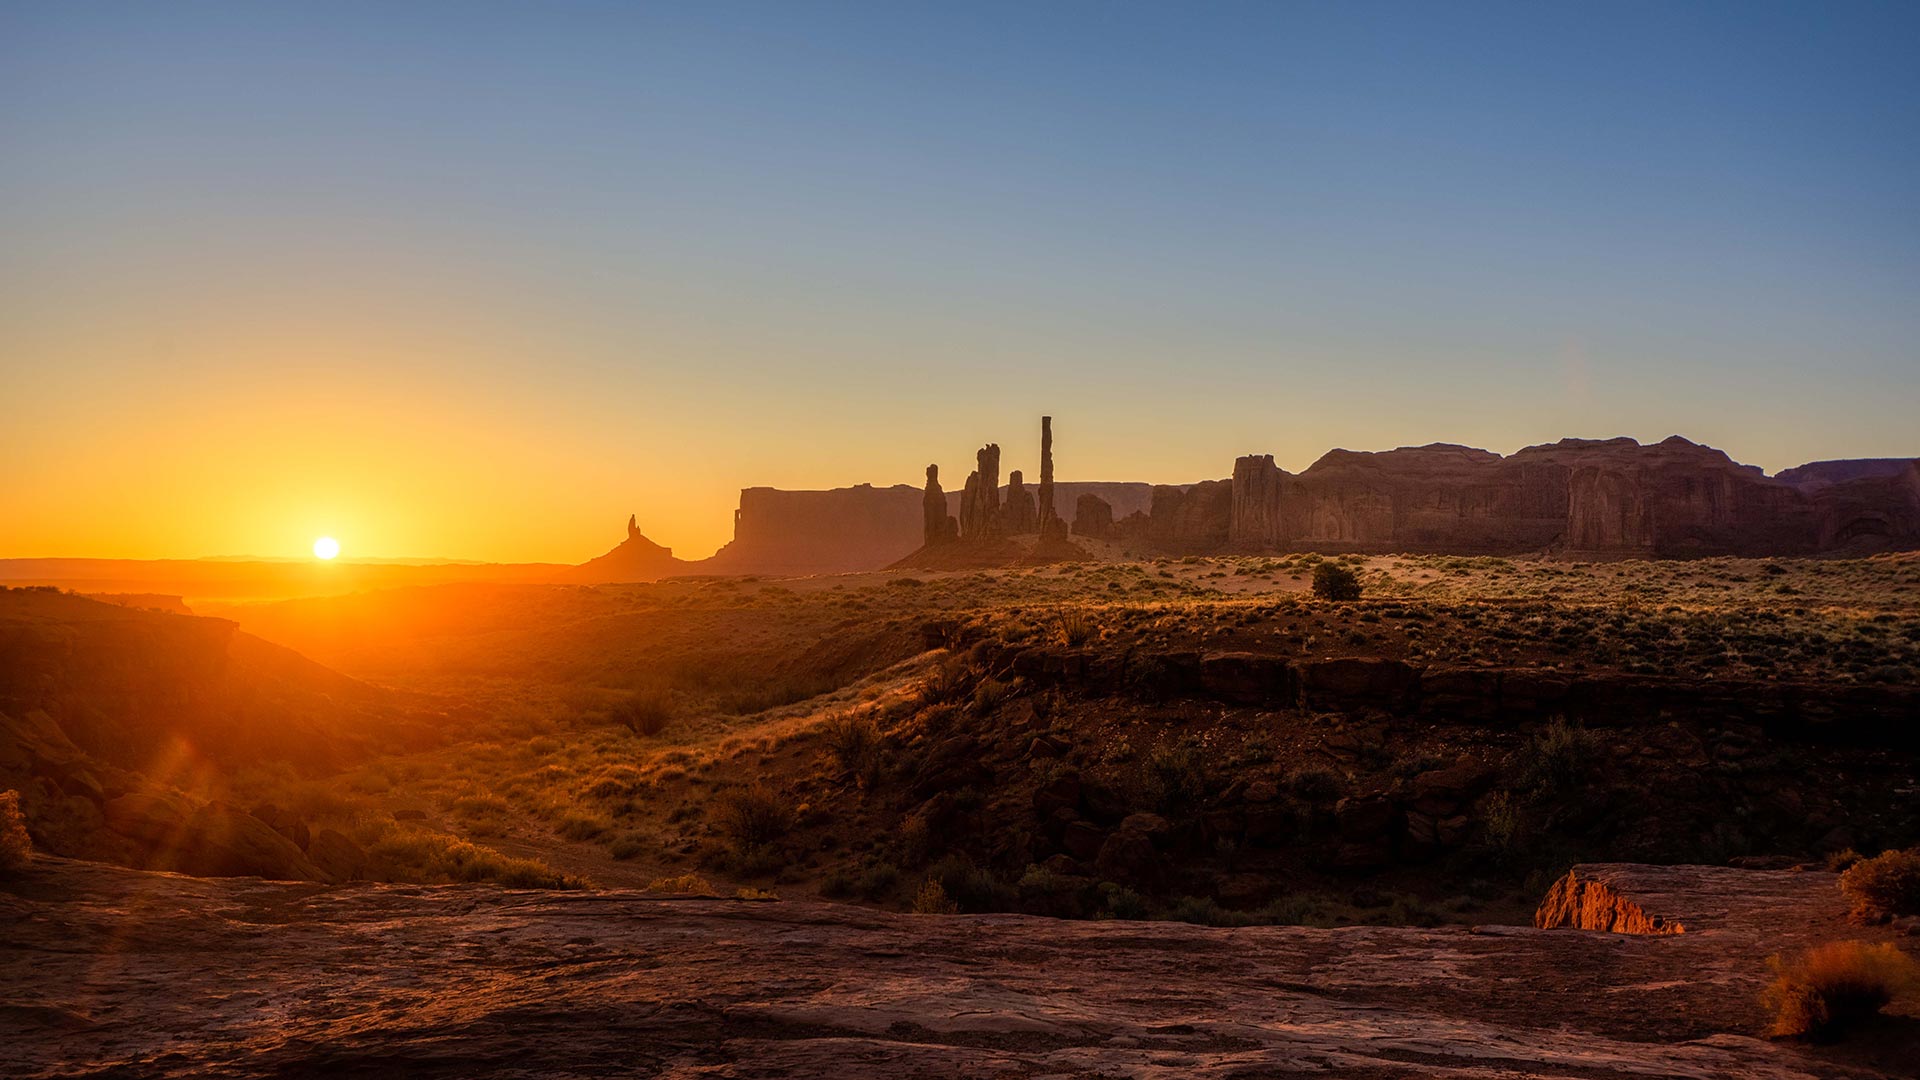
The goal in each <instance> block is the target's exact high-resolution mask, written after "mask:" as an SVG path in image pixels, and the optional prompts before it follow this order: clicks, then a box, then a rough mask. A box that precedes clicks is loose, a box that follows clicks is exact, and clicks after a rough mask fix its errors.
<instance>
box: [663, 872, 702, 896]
mask: <svg viewBox="0 0 1920 1080" xmlns="http://www.w3.org/2000/svg"><path fill="white" fill-rule="evenodd" d="M647 891H648V892H660V893H674V894H676V895H680V896H709V895H712V893H713V884H712V883H711V882H709V881H708V880H707V879H706V878H703V877H701V876H700V875H699V874H681V875H680V876H679V877H663V878H655V879H653V880H652V881H651V882H649V883H648V884H647Z"/></svg>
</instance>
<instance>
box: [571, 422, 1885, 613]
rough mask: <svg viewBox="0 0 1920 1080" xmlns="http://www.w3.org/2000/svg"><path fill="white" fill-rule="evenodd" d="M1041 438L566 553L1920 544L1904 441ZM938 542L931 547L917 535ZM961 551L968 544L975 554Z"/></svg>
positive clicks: (1699, 549) (836, 554)
mask: <svg viewBox="0 0 1920 1080" xmlns="http://www.w3.org/2000/svg"><path fill="white" fill-rule="evenodd" d="M1042 446H1043V452H1042V459H1041V461H1040V462H1039V465H1040V475H1041V482H1040V486H1039V489H1038V490H1037V491H1036V490H1034V489H1033V488H1032V487H1031V486H1030V485H1029V484H1028V483H1027V482H1026V476H1027V474H1026V473H1025V472H1024V471H1023V470H1021V469H1014V470H1012V471H1011V472H1010V473H1008V474H1007V481H1008V482H1007V483H1005V484H1001V483H1000V469H1001V465H1002V461H1001V453H1000V447H999V446H998V444H995V443H987V444H985V445H983V446H981V447H980V448H979V449H978V450H977V451H976V452H975V454H974V455H973V461H972V462H971V463H970V464H971V465H972V466H973V468H972V471H971V472H970V474H969V475H968V476H967V478H966V480H965V483H964V484H962V485H961V486H960V488H959V490H954V491H949V490H947V489H946V488H945V487H943V486H942V484H941V482H940V469H939V466H938V465H937V464H935V465H929V466H928V467H927V475H926V481H925V484H924V486H920V487H915V486H912V485H908V484H896V485H893V486H891V487H874V486H872V485H869V484H861V485H858V486H856V487H849V488H835V489H832V490H829V491H783V490H778V489H775V488H767V487H754V488H747V489H745V490H743V491H742V492H741V493H740V508H739V510H738V511H737V512H736V513H735V515H734V539H733V541H732V542H731V543H729V544H727V545H726V546H725V547H723V548H721V549H720V551H719V552H717V553H716V554H715V555H714V556H713V557H712V558H710V559H705V560H700V561H697V562H687V561H683V560H679V559H675V558H673V557H672V552H671V551H669V550H668V549H666V548H664V547H660V546H659V545H657V544H654V543H652V542H651V541H649V540H647V539H646V538H645V537H644V536H642V535H641V534H640V532H639V530H638V528H637V527H636V526H634V524H633V523H632V522H631V521H630V522H629V533H628V538H627V541H626V542H625V543H623V544H621V545H620V546H619V547H618V548H615V549H614V550H613V551H611V552H609V553H607V554H606V555H603V556H601V557H600V558H598V559H595V560H593V561H592V562H589V563H587V564H585V565H584V566H582V567H580V568H579V570H580V571H581V573H582V576H583V577H584V578H588V579H597V580H642V579H646V578H653V577H660V576H666V575H667V574H672V573H728V574H734V573H780V574H806V573H845V572H854V571H861V570H872V569H879V568H882V567H886V566H890V565H894V564H895V563H897V562H900V561H901V560H906V561H907V565H924V566H937V565H954V566H960V565H986V564H992V563H995V562H996V561H999V560H1002V558H1003V556H1004V557H1005V559H1006V560H1008V561H1010V560H1012V559H1013V557H1014V556H1016V555H1018V556H1020V557H1023V558H1033V557H1034V556H1035V555H1036V554H1044V553H1045V549H1043V548H1040V547H1039V546H1038V545H1041V544H1043V543H1058V544H1062V545H1067V546H1068V548H1071V544H1072V542H1073V541H1074V540H1079V539H1081V538H1098V539H1106V540H1112V541H1117V542H1120V543H1122V544H1124V545H1126V547H1127V549H1128V550H1131V551H1133V552H1135V553H1136V554H1169V555H1189V554H1201V555H1204V554H1225V553H1257V552H1262V551H1273V552H1280V551H1289V550H1308V549H1311V550H1318V551H1353V552H1363V553H1364V552H1380V553H1385V552H1408V553H1429V554H1462V555H1522V554H1530V553H1555V554H1562V555H1568V556H1574V557H1591V558H1636V557H1638V558H1685V557H1694V556H1712V555H1741V556H1755V557H1763V556H1800V555H1826V554H1869V553H1872V552H1875V551H1885V550H1907V549H1913V548H1920V459H1914V458H1868V459H1858V460H1838V461H1817V462H1811V463H1808V464H1806V465H1802V466H1799V467H1797V468H1792V469H1787V470H1785V471H1783V472H1781V473H1780V474H1778V475H1777V476H1771V477H1770V476H1767V475H1766V473H1765V472H1764V471H1763V470H1761V469H1759V468H1758V467H1756V466H1752V465H1743V464H1740V463H1739V462H1736V461H1734V460H1733V459H1732V458H1730V457H1728V456H1727V455H1726V454H1725V453H1724V452H1722V451H1720V450H1716V449H1713V448H1712V447H1708V446H1702V445H1700V444H1698V443H1695V442H1692V441H1690V440H1688V439H1685V438H1682V437H1680V436H1678V435H1675V436H1672V437H1670V438H1667V439H1664V440H1662V441H1660V442H1658V443H1653V444H1648V445H1643V444H1641V443H1639V442H1637V441H1635V440H1633V439H1629V438H1614V439H1562V440H1560V441H1559V442H1555V443H1546V444H1542V445H1539V446H1529V447H1526V448H1525V449H1522V450H1519V451H1516V452H1514V453H1512V454H1509V455H1505V456H1502V455H1500V454H1497V453H1494V452H1492V451H1490V450H1483V449H1479V448H1477V447H1471V446H1461V445H1457V444H1452V443H1431V444H1428V445H1426V446H1408V447H1401V448H1399V449H1396V450H1387V451H1378V452H1373V451H1356V450H1346V449H1334V450H1329V451H1327V452H1326V453H1325V454H1323V455H1321V457H1320V458H1319V460H1317V461H1315V462H1314V463H1313V464H1312V465H1310V466H1308V467H1307V468H1306V469H1304V470H1302V471H1301V472H1299V473H1291V472H1288V471H1286V470H1285V469H1282V468H1280V467H1279V466H1278V465H1276V464H1275V463H1274V460H1273V456H1272V455H1271V454H1249V455H1246V456H1243V457H1241V458H1239V459H1238V460H1237V461H1235V462H1234V465H1233V472H1232V474H1231V475H1230V476H1228V477H1225V478H1222V479H1219V480H1203V481H1200V482H1198V483H1193V484H1178V485H1169V484H1145V483H1120V482H1106V483H1069V482H1055V481H1054V480H1053V460H1052V450H1053V430H1052V424H1051V418H1045V419H1044V420H1043V428H1042ZM1049 530H1057V531H1052V532H1050V531H1049ZM1069 533H1071V537H1072V540H1070V539H1069ZM1022 538H1028V539H1022ZM941 550H944V551H945V552H946V556H944V561H943V560H942V559H932V558H931V557H930V556H929V555H928V554H926V553H928V552H933V551H941ZM1059 550H1060V551H1062V552H1065V551H1066V550H1067V548H1062V549H1059ZM1073 550H1078V549H1073ZM969 552H971V553H973V554H974V555H978V556H981V558H979V559H976V560H974V561H973V562H969V561H968V557H969V554H968V553H969ZM1063 557H1066V556H1063ZM590 568H591V569H590ZM610 575H611V576H610Z"/></svg>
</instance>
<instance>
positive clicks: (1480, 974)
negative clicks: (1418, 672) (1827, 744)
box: [0, 859, 1900, 1080]
mask: <svg viewBox="0 0 1920 1080" xmlns="http://www.w3.org/2000/svg"><path fill="white" fill-rule="evenodd" d="M1640 873H1641V874H1642V880H1644V881H1647V882H1650V883H1655V884H1658V885H1659V886H1660V887H1661V888H1663V889H1665V892H1664V893H1662V894H1661V895H1662V896H1663V897H1665V898H1668V899H1672V900H1674V901H1675V902H1678V903H1681V904H1683V905H1684V906H1685V907H1687V909H1688V910H1707V909H1713V908H1717V907H1723V906H1725V905H1724V904H1722V903H1721V900H1720V898H1721V897H1722V896H1724V895H1728V894H1729V893H1735V894H1737V893H1738V892H1739V890H1740V889H1741V887H1742V886H1741V885H1740V882H1741V881H1742V880H1743V875H1744V874H1746V873H1747V872H1744V871H1737V870H1725V869H1714V868H1706V867H1681V868H1673V869H1670V870H1661V869H1659V868H1641V869H1640ZM1777 877H1778V878H1779V879H1780V880H1781V881H1783V882H1785V881H1787V879H1788V878H1789V877H1793V880H1792V881H1790V882H1787V886H1786V887H1784V888H1779V887H1776V888H1774V892H1775V895H1776V897H1777V898H1778V902H1780V903H1783V904H1786V905H1789V910H1797V911H1798V913H1799V914H1800V915H1801V916H1802V917H1801V918H1800V919H1799V920H1798V921H1797V922H1793V923H1791V924H1789V923H1788V922H1786V921H1784V920H1783V921H1781V922H1780V923H1778V924H1777V925H1776V924H1771V923H1770V924H1768V925H1765V926H1756V925H1753V924H1750V923H1747V922H1744V921H1742V920H1741V919H1739V918H1729V919H1727V920H1726V921H1725V922H1724V924H1722V925H1719V926H1717V927H1714V928H1712V929H1711V930H1709V931H1706V932H1701V933H1687V934H1677V935H1666V936H1627V935H1618V934H1604V933H1588V932H1579V931H1571V930H1537V929H1533V928H1527V927H1507V926H1495V927H1483V928H1475V929H1469V928H1466V927H1448V928H1439V929H1432V930H1417V929H1383V928H1352V929H1342V930H1312V929H1301V928H1260V929H1240V930H1216V929H1207V928H1202V927H1195V926H1187V925H1184V924H1176V923H1136V922H1062V921H1055V920H1048V919H1040V918H1032V917H1026V916H959V917H945V916H915V915H894V914H885V913H880V912H875V911H870V910H865V909H861V908H853V907H843V906H835V905H826V904H814V903H760V902H742V901H726V900H710V899H669V898H660V897H656V896H649V895H645V894H640V893H633V892H587V893H543V892H525V891H511V890H503V889H498V888H492V887H484V886H440V887H423V886H401V885H358V886H350V887H343V888H333V889H328V888H323V887H319V886H310V885H297V884H287V883H270V882H263V881H258V880H249V879H235V880H224V881H212V880H202V879H194V878H185V877H177V876H172V875H163V874H153V873H142V872H138V871H130V870H121V869H117V868H113V867H107V866H103V865H99V864H93V863H80V862H70V861H66V860H58V859H42V860H39V861H38V864H37V866H36V867H35V868H34V869H33V870H31V871H29V873H28V876H27V877H26V878H24V879H22V880H19V881H15V882H12V883H8V884H5V885H0V923H4V924H5V925H6V926H8V927H9V933H8V934H7V935H5V936H4V938H0V1038H4V1040H5V1045H6V1047H7V1055H6V1056H7V1063H8V1075H10V1076H13V1077H19V1078H23V1080H24V1078H30V1077H34V1078H37V1077H55V1076H75V1075H108V1074H110V1075H113V1076H116V1077H185V1076H206V1075H219V1076H229V1077H241V1076H273V1077H282V1078H287V1077H321V1076H328V1077H334V1076H374V1075H381V1076H387V1075H447V1076H454V1075H457V1076H463V1077H472V1076H496V1077H575V1076H599V1075H614V1074H618V1075H639V1076H736V1077H788V1076H801V1077H806V1076H821V1077H826V1076H832V1077H849V1076H918V1077H980V1076H1074V1077H1082V1076H1085V1077H1091V1076H1102V1077H1120V1076H1140V1077H1175V1076H1181V1077H1187V1076H1197V1077H1219V1078H1226V1077H1255V1076H1327V1077H1348V1078H1386V1077H1411V1076H1440V1075H1444V1076H1451V1077H1488V1078H1491V1077H1515V1076H1555V1077H1581V1078H1583V1080H1606V1078H1613V1077H1621V1078H1624V1077H1693V1078H1700V1080H1705V1078H1712V1077H1743V1078H1756V1080H1760V1078H1775V1080H1812V1078H1814V1077H1870V1076H1885V1075H1896V1074H1897V1072H1896V1071H1890V1068H1889V1067H1890V1063H1891V1068H1892V1069H1894V1070H1897V1069H1898V1068H1899V1066H1900V1060H1899V1051H1898V1050H1897V1049H1896V1050H1892V1051H1883V1052H1881V1053H1879V1054H1876V1055H1866V1056H1865V1058H1864V1059H1863V1057H1862V1055H1859V1054H1857V1053H1856V1054H1855V1055H1854V1056H1852V1057H1850V1058H1848V1059H1846V1061H1845V1062H1844V1063H1843V1062H1842V1061H1837V1060H1835V1059H1833V1058H1830V1057H1822V1056H1815V1054H1813V1053H1811V1052H1809V1051H1807V1050H1804V1049H1802V1048H1799V1047H1796V1046H1793V1045H1790V1044H1778V1043H1769V1042H1766V1041H1764V1040H1761V1039H1759V1038H1756V1037H1754V1036H1753V1035H1752V1034H1751V1033H1752V1032H1755V1031H1757V1030H1759V1028H1760V1025H1761V1022H1762V1017H1761V1016H1760V1014H1759V1007H1758V1005H1757V1004H1756V1000H1755V998H1756V994H1757V991H1758V989H1759V987H1760V985H1761V982H1762V981H1763V979H1764V977H1765V974H1766V966H1765V957H1766V956H1767V955H1768V954H1769V953H1771V952H1775V951H1778V950H1780V949H1783V948H1793V947H1798V946H1802V945H1805V944H1810V943H1812V942H1815V941H1818V940H1822V939H1824V938H1827V937H1831V936H1835V935H1838V934H1849V935H1851V934H1852V933H1855V931H1851V930H1850V929H1849V928H1847V927H1846V926H1845V925H1844V924H1839V925H1835V924H1832V923H1831V922H1830V921H1829V920H1828V919H1827V917H1826V910H1825V908H1823V907H1819V906H1818V903H1817V900H1816V898H1817V897H1820V896H1821V895H1822V894H1823V893H1824V892H1830V891H1832V885H1833V878H1832V876H1831V875H1826V874H1805V875H1798V876H1790V875H1777ZM1870 933H1872V932H1870ZM1882 936H1885V935H1884V933H1883V932H1882Z"/></svg>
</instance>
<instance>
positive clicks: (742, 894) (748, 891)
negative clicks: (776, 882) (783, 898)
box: [733, 885, 780, 900]
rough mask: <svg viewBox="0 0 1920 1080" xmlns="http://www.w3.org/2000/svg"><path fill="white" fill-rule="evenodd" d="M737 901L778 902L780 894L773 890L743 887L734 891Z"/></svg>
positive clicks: (749, 886)
mask: <svg viewBox="0 0 1920 1080" xmlns="http://www.w3.org/2000/svg"><path fill="white" fill-rule="evenodd" d="M733 898H734V899H735V900H778V899H780V894H779V893H777V892H774V891H773V890H772V889H756V888H754V887H753V886H751V885H742V886H740V887H739V888H737V889H735V890H733Z"/></svg>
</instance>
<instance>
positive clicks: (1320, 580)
mask: <svg viewBox="0 0 1920 1080" xmlns="http://www.w3.org/2000/svg"><path fill="white" fill-rule="evenodd" d="M1313 595H1315V596H1317V597H1319V598H1320V599H1322V600H1358V599H1360V577H1359V575H1357V574H1355V573H1354V572H1353V571H1351V570H1349V569H1347V568H1346V567H1344V566H1341V565H1340V564H1339V563H1331V562H1323V563H1321V564H1320V565H1318V566H1316V567H1314V568H1313Z"/></svg>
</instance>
